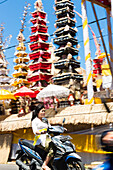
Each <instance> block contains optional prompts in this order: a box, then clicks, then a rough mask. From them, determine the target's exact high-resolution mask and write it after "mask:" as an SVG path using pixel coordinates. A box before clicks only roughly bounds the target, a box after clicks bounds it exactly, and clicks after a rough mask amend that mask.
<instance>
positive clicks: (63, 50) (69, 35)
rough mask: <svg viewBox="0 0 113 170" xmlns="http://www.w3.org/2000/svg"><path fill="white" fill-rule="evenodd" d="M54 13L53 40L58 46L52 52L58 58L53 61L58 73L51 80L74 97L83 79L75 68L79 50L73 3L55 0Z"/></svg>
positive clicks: (78, 64)
mask: <svg viewBox="0 0 113 170" xmlns="http://www.w3.org/2000/svg"><path fill="white" fill-rule="evenodd" d="M55 14H56V17H57V20H56V23H55V27H56V28H57V29H56V31H55V32H54V35H55V36H56V37H55V38H54V40H53V41H54V44H56V45H57V47H58V48H57V49H56V50H55V51H54V53H55V56H56V57H59V59H58V61H57V62H55V63H54V66H55V69H59V73H58V74H57V75H56V76H54V77H53V82H54V84H57V85H63V86H65V87H67V88H69V89H70V90H71V92H72V93H73V94H75V98H76V92H79V91H80V84H81V83H80V82H81V81H82V80H83V76H82V75H80V74H79V73H78V72H77V70H76V69H77V68H80V62H78V61H77V55H78V52H79V50H78V48H77V46H78V40H77V38H76V37H75V36H76V33H77V28H76V26H75V23H76V20H75V13H74V4H73V3H72V2H71V1H69V0H66V1H63V0H56V1H55ZM75 58H76V59H75Z"/></svg>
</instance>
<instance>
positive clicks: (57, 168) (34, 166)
mask: <svg viewBox="0 0 113 170" xmlns="http://www.w3.org/2000/svg"><path fill="white" fill-rule="evenodd" d="M64 121H65V119H64ZM64 121H63V123H64ZM64 131H65V128H64V127H63V124H62V126H49V128H48V134H49V135H51V139H52V142H53V143H54V145H55V148H56V149H55V156H54V159H53V160H52V163H49V164H48V166H49V167H50V168H51V170H62V169H63V170H85V168H84V165H83V163H82V160H81V157H80V156H79V155H78V154H77V153H76V151H75V146H74V144H73V143H72V142H71V141H70V140H71V139H72V138H71V137H70V136H69V135H66V136H64V135H60V134H62V133H64ZM18 144H19V146H20V150H17V152H16V153H17V158H16V164H17V165H18V166H19V170H41V169H42V168H41V167H42V164H43V161H44V160H45V158H46V155H47V152H46V151H45V150H43V149H42V148H39V147H35V146H34V145H33V144H32V143H31V142H30V141H28V140H26V139H19V143H18Z"/></svg>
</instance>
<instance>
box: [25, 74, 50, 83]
mask: <svg viewBox="0 0 113 170" xmlns="http://www.w3.org/2000/svg"><path fill="white" fill-rule="evenodd" d="M51 77H52V75H47V74H40V75H34V76H32V77H29V78H28V81H30V82H36V81H40V80H45V81H47V82H48V81H49V80H50V78H51Z"/></svg>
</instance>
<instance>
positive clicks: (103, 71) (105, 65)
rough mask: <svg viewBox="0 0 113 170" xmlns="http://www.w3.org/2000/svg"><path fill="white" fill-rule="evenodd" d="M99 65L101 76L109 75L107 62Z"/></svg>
mask: <svg viewBox="0 0 113 170" xmlns="http://www.w3.org/2000/svg"><path fill="white" fill-rule="evenodd" d="M101 67H102V75H103V76H110V75H111V71H110V68H109V64H103V65H102V66H101Z"/></svg>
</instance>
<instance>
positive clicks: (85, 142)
mask: <svg viewBox="0 0 113 170" xmlns="http://www.w3.org/2000/svg"><path fill="white" fill-rule="evenodd" d="M12 133H13V140H12V144H17V143H18V140H19V139H20V138H22V139H27V140H32V141H33V140H34V134H33V132H32V129H31V128H29V129H26V133H25V130H24V129H20V130H17V131H15V132H12ZM63 135H67V134H63ZM68 135H70V136H71V137H72V140H71V142H72V143H73V144H74V145H75V147H76V151H77V152H89V153H98V154H106V153H107V152H105V151H103V150H101V149H100V148H99V147H98V145H97V142H96V140H95V135H87V134H69V133H68Z"/></svg>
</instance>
